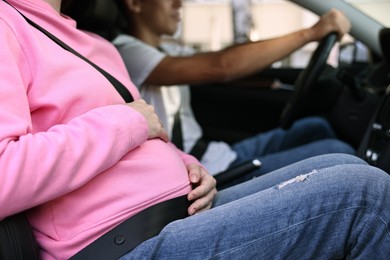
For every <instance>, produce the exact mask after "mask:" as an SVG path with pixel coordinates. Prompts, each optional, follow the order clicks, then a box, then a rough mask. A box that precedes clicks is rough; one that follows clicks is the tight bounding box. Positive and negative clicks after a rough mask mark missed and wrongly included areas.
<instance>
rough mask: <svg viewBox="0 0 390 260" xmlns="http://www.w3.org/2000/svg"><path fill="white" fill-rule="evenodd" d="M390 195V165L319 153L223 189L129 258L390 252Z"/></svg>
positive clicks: (357, 255)
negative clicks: (211, 202)
mask: <svg viewBox="0 0 390 260" xmlns="http://www.w3.org/2000/svg"><path fill="white" fill-rule="evenodd" d="M389 202H390V176H389V175H388V174H387V173H385V172H383V171H381V170H379V169H377V168H374V167H371V166H368V165H366V163H365V162H364V161H362V160H360V159H358V158H356V157H353V156H351V155H346V154H330V155H322V156H317V157H313V158H309V159H307V160H304V161H301V162H298V163H295V164H292V165H290V166H287V167H284V168H281V169H279V170H277V171H274V172H271V173H269V174H266V175H264V176H260V177H258V178H256V179H254V180H252V181H248V182H245V183H242V184H239V185H236V186H234V187H231V188H228V189H225V190H222V191H220V192H219V193H218V195H217V197H216V199H215V204H214V207H213V208H212V209H211V210H208V211H205V212H203V213H200V214H197V215H195V216H191V217H188V218H186V219H183V220H178V221H175V222H172V223H171V224H169V225H167V226H166V227H165V228H164V229H163V230H162V232H161V233H160V234H159V235H158V236H156V237H154V238H152V239H149V240H147V241H145V242H144V243H142V244H141V245H139V246H138V247H137V248H135V249H134V250H133V251H132V252H130V253H128V254H127V255H125V256H124V257H122V258H121V259H137V260H139V259H175V260H179V259H186V260H187V259H200V260H204V259H337V258H343V259H388V258H387V257H388V256H389V255H390V232H389V225H390V206H389V204H388V203H389ZM130 232H131V231H130Z"/></svg>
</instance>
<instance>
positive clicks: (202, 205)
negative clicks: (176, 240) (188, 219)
mask: <svg viewBox="0 0 390 260" xmlns="http://www.w3.org/2000/svg"><path fill="white" fill-rule="evenodd" d="M213 198H214V193H210V194H208V196H205V197H203V198H201V199H198V200H196V201H194V203H192V204H191V205H190V206H189V208H188V214H189V215H194V214H196V213H199V212H202V211H205V210H207V209H210V208H211V207H212V201H213Z"/></svg>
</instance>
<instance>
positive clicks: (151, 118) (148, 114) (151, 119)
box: [127, 99, 169, 142]
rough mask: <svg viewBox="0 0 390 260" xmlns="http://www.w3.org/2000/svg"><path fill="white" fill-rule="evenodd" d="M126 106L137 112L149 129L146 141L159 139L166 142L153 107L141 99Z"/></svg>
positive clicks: (165, 136)
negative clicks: (143, 118)
mask: <svg viewBox="0 0 390 260" xmlns="http://www.w3.org/2000/svg"><path fill="white" fill-rule="evenodd" d="M127 105H128V106H129V107H132V108H133V109H135V110H137V111H138V112H140V113H141V114H142V115H143V116H144V117H145V119H146V121H147V122H148V127H149V137H148V139H153V138H160V139H161V140H163V141H165V142H168V140H169V137H168V134H167V132H166V131H165V129H164V127H163V125H162V124H161V121H160V119H159V118H158V116H157V114H156V113H155V112H154V107H153V106H151V105H149V104H147V103H146V102H145V100H143V99H138V100H135V101H133V102H131V103H128V104H127Z"/></svg>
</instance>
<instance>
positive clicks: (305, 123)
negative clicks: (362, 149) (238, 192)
mask: <svg viewBox="0 0 390 260" xmlns="http://www.w3.org/2000/svg"><path fill="white" fill-rule="evenodd" d="M232 148H233V150H234V151H236V153H237V159H236V160H235V161H234V162H233V163H232V164H231V166H234V165H237V164H240V163H241V162H244V161H248V160H252V159H254V158H258V159H260V161H261V162H262V166H261V168H259V169H257V170H254V171H251V172H249V173H247V174H245V175H243V176H242V177H239V178H237V179H235V180H233V181H231V182H229V183H228V184H226V185H224V186H223V187H221V188H226V187H229V186H232V185H235V184H237V183H241V182H244V181H247V180H250V179H252V178H254V177H257V176H260V175H263V174H265V173H268V172H271V171H273V170H276V169H279V168H281V167H284V166H286V165H289V164H292V163H295V162H298V161H301V160H303V159H306V158H309V157H312V156H316V155H321V154H327V153H346V154H355V150H354V149H353V148H352V147H351V146H350V145H348V144H346V143H344V142H342V141H340V140H337V139H336V135H335V134H334V132H333V129H332V128H331V126H330V125H329V123H328V122H327V121H326V120H325V119H323V118H321V117H307V118H303V119H300V120H297V121H296V122H295V123H294V124H293V125H292V126H291V128H290V129H288V130H285V129H282V128H276V129H273V130H270V131H268V132H265V133H261V134H258V135H256V136H253V137H251V138H247V139H245V140H242V141H240V142H238V143H236V144H234V145H233V146H232Z"/></svg>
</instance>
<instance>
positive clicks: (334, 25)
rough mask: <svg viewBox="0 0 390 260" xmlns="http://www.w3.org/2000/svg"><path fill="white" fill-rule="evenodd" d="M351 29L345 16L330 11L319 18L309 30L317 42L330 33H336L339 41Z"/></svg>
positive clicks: (335, 11)
mask: <svg viewBox="0 0 390 260" xmlns="http://www.w3.org/2000/svg"><path fill="white" fill-rule="evenodd" d="M350 29H351V22H350V21H349V20H348V18H347V17H346V16H345V14H344V13H343V12H341V11H339V10H337V9H332V10H330V11H329V12H327V13H325V14H324V15H323V16H321V19H320V20H319V21H318V22H317V23H316V24H315V25H314V26H313V27H311V28H310V30H311V31H312V33H313V34H312V36H313V40H314V41H318V40H320V39H322V38H323V37H325V36H326V35H328V34H329V33H331V32H336V33H337V34H338V36H339V39H341V38H342V37H343V35H344V34H346V33H348V32H349V30H350Z"/></svg>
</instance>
